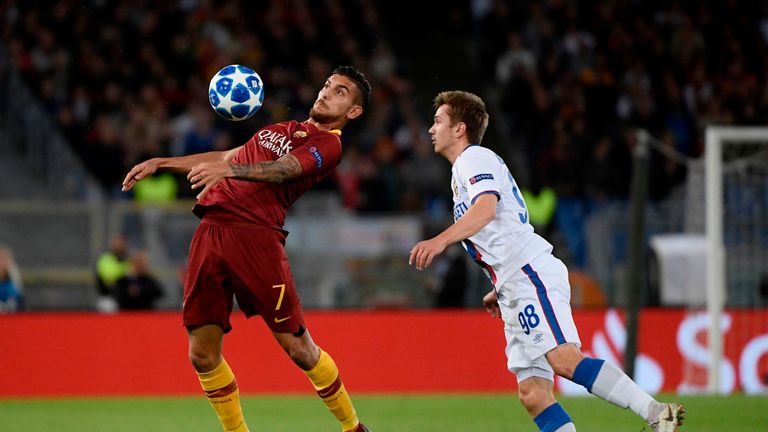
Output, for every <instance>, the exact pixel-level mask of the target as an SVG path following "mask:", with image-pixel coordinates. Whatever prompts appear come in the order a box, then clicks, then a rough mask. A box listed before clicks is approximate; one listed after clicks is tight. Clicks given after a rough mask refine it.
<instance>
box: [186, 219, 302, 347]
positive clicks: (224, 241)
mask: <svg viewBox="0 0 768 432" xmlns="http://www.w3.org/2000/svg"><path fill="white" fill-rule="evenodd" d="M284 242H285V234H283V233H282V232H280V231H274V230H270V229H266V228H260V227H251V226H228V225H223V224H217V223H215V222H211V221H207V220H206V219H204V220H203V221H202V222H201V223H200V225H199V226H198V228H197V230H196V231H195V235H194V237H193V238H192V244H191V246H190V251H189V264H188V269H187V276H186V280H185V281H184V309H183V316H184V325H185V326H187V327H195V326H200V325H204V324H216V325H218V326H220V327H221V328H222V329H224V331H225V332H228V331H229V330H231V329H232V325H231V324H230V322H229V317H230V315H231V313H232V306H233V300H232V298H233V296H234V297H235V298H237V304H238V306H239V307H240V309H241V310H242V311H243V313H245V316H246V317H249V318H250V317H252V316H253V315H261V317H262V318H263V319H264V321H265V322H266V323H267V326H269V328H270V330H272V331H273V332H279V333H296V332H300V331H302V330H303V329H304V312H303V311H302V309H301V303H300V302H299V296H298V293H297V292H296V286H295V285H294V283H293V276H292V275H291V268H290V266H289V264H288V257H287V256H286V254H285V249H284V248H283V245H284Z"/></svg>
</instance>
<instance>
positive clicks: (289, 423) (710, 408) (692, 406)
mask: <svg viewBox="0 0 768 432" xmlns="http://www.w3.org/2000/svg"><path fill="white" fill-rule="evenodd" d="M353 397H354V396H353ZM559 399H560V400H561V403H562V404H563V406H564V407H565V409H566V410H567V411H568V412H569V413H570V415H571V417H572V418H573V420H574V422H575V424H576V426H577V428H578V430H579V432H590V431H594V432H604V431H611V432H622V431H627V432H639V431H641V430H643V422H642V420H640V419H639V418H637V417H636V416H635V415H634V414H632V413H631V412H629V411H627V410H621V409H619V408H616V407H615V406H612V405H610V404H608V403H606V402H603V401H601V400H599V399H597V398H594V397H588V398H562V397H561V398H559ZM659 399H660V400H671V399H675V400H679V401H681V402H682V403H683V404H684V405H685V406H686V409H687V411H688V414H687V420H686V423H685V426H684V427H683V429H682V431H683V432H685V431H691V432H694V431H695V432H707V431H728V430H732V431H738V432H749V431H765V430H766V428H767V427H768V426H767V425H768V397H746V396H731V397H724V398H723V397H674V396H666V395H665V396H662V397H660V398H659ZM354 400H355V405H356V407H357V411H358V413H359V414H360V416H361V419H362V420H363V421H364V422H365V423H366V424H367V425H368V426H369V427H370V428H371V430H372V431H373V432H409V431H413V432H426V431H434V432H438V431H439V432H454V431H456V432H457V431H483V432H494V431H499V432H501V431H532V432H535V431H536V430H537V429H536V427H535V425H534V424H533V422H531V420H529V419H528V416H527V415H526V414H525V412H524V410H523V408H522V406H520V404H519V402H518V401H517V398H516V397H515V396H513V395H507V394H501V395H463V394H462V395H386V396H367V395H358V396H356V397H354ZM243 408H244V410H245V413H246V419H247V421H248V424H249V426H250V428H251V430H252V431H253V432H278V431H280V432H282V431H292V432H293V431H296V432H300V431H312V432H314V431H320V432H322V431H329V432H331V431H332V432H336V431H338V430H339V429H338V426H337V424H336V421H335V420H334V419H333V418H332V417H331V415H330V414H329V413H328V412H327V411H326V409H325V407H324V406H323V405H322V403H321V402H320V401H319V400H317V398H315V397H311V396H258V397H245V398H243ZM0 430H2V431H4V432H16V431H18V432H22V431H23V432H35V431H55V432H70V431H89V432H102V431H103V432H123V431H125V432H129V431H130V432H134V431H142V432H174V431H178V432H181V431H184V432H196V431H201V432H202V431H206V432H215V431H217V430H221V429H220V428H219V426H218V422H217V421H216V418H215V415H214V413H213V410H212V409H211V408H210V406H209V405H208V403H207V401H206V400H205V398H203V397H202V396H201V397H178V398H170V397H169V398H102V399H90V398H89V399H28V400H27V399H0ZM646 430H648V428H646Z"/></svg>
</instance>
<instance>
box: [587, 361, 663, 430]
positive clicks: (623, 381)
mask: <svg viewBox="0 0 768 432" xmlns="http://www.w3.org/2000/svg"><path fill="white" fill-rule="evenodd" d="M592 394H594V395H595V396H599V397H601V398H603V399H605V400H607V401H608V402H610V403H612V404H614V405H617V406H620V407H622V408H629V409H630V410H632V411H633V412H634V413H635V414H637V415H639V416H640V417H642V418H644V419H645V420H646V421H649V420H648V414H649V412H648V411H649V406H650V403H651V402H655V400H654V399H653V397H651V395H649V394H648V393H646V392H645V391H644V390H643V389H641V388H640V386H638V385H637V384H636V383H635V382H634V381H632V379H631V378H630V377H628V376H627V374H625V373H624V372H623V371H622V370H621V369H619V368H617V367H616V366H614V365H612V364H611V363H608V362H604V363H603V366H602V367H601V368H600V371H599V372H598V373H597V378H595V382H594V384H593V385H592Z"/></svg>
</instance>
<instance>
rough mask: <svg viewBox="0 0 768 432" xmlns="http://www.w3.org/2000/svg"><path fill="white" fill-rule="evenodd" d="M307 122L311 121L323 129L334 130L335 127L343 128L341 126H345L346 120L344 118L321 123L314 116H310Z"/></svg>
mask: <svg viewBox="0 0 768 432" xmlns="http://www.w3.org/2000/svg"><path fill="white" fill-rule="evenodd" d="M305 123H309V124H311V125H312V126H314V127H316V128H318V129H319V130H321V131H325V132H328V131H330V130H333V129H341V128H343V127H344V123H345V122H344V121H343V120H338V121H335V122H330V123H320V122H318V121H317V120H315V119H313V118H312V117H310V118H308V119H307V121H306V122H305Z"/></svg>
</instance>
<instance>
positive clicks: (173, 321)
mask: <svg viewBox="0 0 768 432" xmlns="http://www.w3.org/2000/svg"><path fill="white" fill-rule="evenodd" d="M574 318H575V321H576V324H577V326H578V327H579V333H580V336H581V340H582V343H583V350H584V351H585V352H586V353H588V354H590V355H592V356H596V357H600V358H605V359H607V360H608V361H611V362H613V363H615V364H619V365H621V364H622V362H623V360H622V357H621V352H622V350H623V344H624V341H625V339H626V334H625V330H624V324H623V320H622V316H621V314H619V313H617V312H616V311H613V310H590V311H578V310H577V311H575V312H574ZM306 319H307V323H308V325H309V328H310V331H311V333H312V336H313V337H314V339H315V341H316V342H317V343H318V344H320V345H321V346H322V347H323V348H324V349H325V350H327V351H328V352H329V353H331V355H332V356H333V357H334V359H335V360H336V363H337V364H338V365H339V367H340V370H341V374H342V377H343V379H344V381H345V383H346V385H347V387H348V388H349V389H350V391H353V392H356V393H360V392H377V393H380V392H511V391H514V390H515V388H516V382H515V379H514V376H513V375H511V374H510V373H508V372H507V371H506V358H505V356H504V345H505V342H504V335H503V325H502V322H501V321H500V320H493V319H491V318H489V317H488V315H487V314H486V313H485V312H483V311H480V310H469V311H466V310H462V311H393V312H382V311H377V312H365V311H351V312H321V311H309V312H308V313H307V314H306ZM232 322H233V326H234V330H233V331H232V333H230V334H229V335H227V336H226V338H225V343H224V354H225V356H226V357H227V360H228V362H229V363H230V365H231V366H232V368H233V369H234V370H235V373H236V375H237V381H238V383H239V385H240V388H241V391H242V392H243V393H258V392H265V393H309V392H311V390H310V389H311V387H310V385H309V383H308V382H307V380H306V378H305V376H304V374H303V373H301V372H300V371H299V370H298V369H297V368H296V367H295V366H294V365H293V363H291V361H290V360H289V359H288V357H287V356H286V355H285V354H284V353H283V352H282V350H281V349H280V348H279V346H278V345H277V344H276V343H275V342H274V340H273V338H272V335H271V334H270V333H269V331H268V330H267V328H266V326H265V325H264V324H263V323H262V322H261V320H260V319H258V318H256V319H252V320H249V321H246V320H245V319H244V318H243V317H242V316H241V315H240V314H235V315H234V316H233V320H232ZM707 323H708V318H707V316H706V313H704V312H698V313H692V312H690V311H684V310H670V309H646V310H644V311H642V313H641V314H640V340H639V352H640V354H641V355H640V357H641V363H639V364H638V367H636V370H637V372H638V382H639V383H640V384H641V385H642V386H643V387H644V388H645V389H646V390H648V391H649V392H654V393H655V392H658V391H696V390H697V389H703V388H704V387H705V385H706V369H705V364H706V359H707V351H706V342H705V341H706V339H705V335H706V328H707V327H706V326H707ZM0 328H1V329H2V331H3V337H2V338H0V370H1V371H3V375H2V385H0V397H17V396H57V395H162V394H169V395H170V394H198V393H199V384H198V382H197V379H196V378H195V374H194V371H193V369H192V367H191V366H190V365H189V363H188V361H187V356H186V350H187V341H186V334H185V331H184V329H183V328H182V327H181V324H180V314H178V313H142V314H118V315H97V314H21V315H0ZM723 328H724V329H725V336H726V338H725V354H726V358H725V362H724V366H723V376H724V383H723V388H724V390H725V391H726V392H731V391H736V390H743V391H746V392H750V393H751V392H768V310H738V311H726V313H725V315H724V318H723ZM556 387H557V389H558V390H559V391H561V392H564V393H569V394H572V393H579V392H583V390H582V389H580V388H576V387H574V385H569V384H568V383H567V382H565V381H564V380H558V381H557V382H556Z"/></svg>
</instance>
